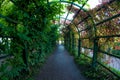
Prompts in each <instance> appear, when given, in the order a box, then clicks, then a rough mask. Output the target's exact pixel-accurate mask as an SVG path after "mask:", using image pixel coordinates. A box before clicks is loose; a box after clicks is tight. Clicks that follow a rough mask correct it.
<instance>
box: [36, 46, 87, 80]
mask: <svg viewBox="0 0 120 80" xmlns="http://www.w3.org/2000/svg"><path fill="white" fill-rule="evenodd" d="M35 80H86V79H85V78H84V77H83V76H82V75H81V73H80V71H79V69H78V68H77V66H76V65H75V63H74V60H73V57H72V56H70V55H69V53H68V52H67V51H66V50H65V48H64V46H62V45H58V47H57V49H56V50H55V51H54V53H53V55H51V56H50V57H49V58H48V60H47V62H46V64H45V65H44V66H43V68H42V69H41V70H40V72H39V74H38V75H37V76H36V79H35Z"/></svg>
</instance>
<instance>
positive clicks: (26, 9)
mask: <svg viewBox="0 0 120 80" xmlns="http://www.w3.org/2000/svg"><path fill="white" fill-rule="evenodd" d="M58 9H60V10H61V9H62V5H60V4H56V5H55V4H51V5H50V6H49V7H48V4H47V3H46V0H30V1H26V0H25V1H23V0H3V1H2V0H0V15H2V17H1V16H0V38H1V39H2V42H0V52H3V54H12V57H10V58H8V59H6V60H5V61H4V63H2V64H1V66H0V80H14V79H15V80H16V79H19V77H20V76H24V75H25V74H27V73H26V72H29V71H31V70H30V69H31V67H32V66H35V65H37V64H40V63H41V64H42V63H44V61H45V57H46V56H47V55H48V53H51V51H52V50H53V49H54V46H55V45H56V40H57V39H58V37H59V34H58V26H59V25H53V23H52V21H51V20H52V19H53V18H54V17H55V16H56V15H58V14H59V13H60V11H57V10H58ZM24 77H25V76H24Z"/></svg>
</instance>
